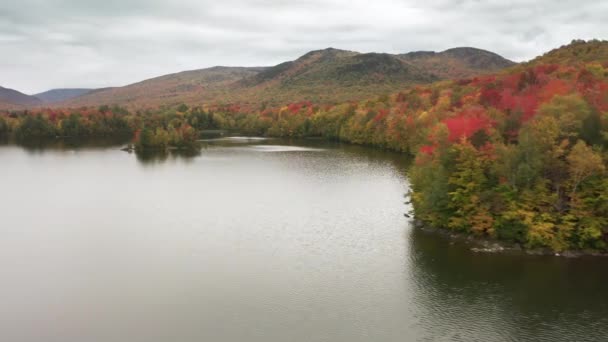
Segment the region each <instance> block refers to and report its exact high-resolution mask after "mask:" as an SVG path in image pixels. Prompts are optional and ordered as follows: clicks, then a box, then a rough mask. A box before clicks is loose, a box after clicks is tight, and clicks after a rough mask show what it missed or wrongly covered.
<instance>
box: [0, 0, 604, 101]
mask: <svg viewBox="0 0 608 342" xmlns="http://www.w3.org/2000/svg"><path fill="white" fill-rule="evenodd" d="M606 18H608V1H603V0H577V1H572V0H530V1H524V0H485V1H482V0H424V1H419V0H418V1H410V0H323V1H321V0H211V1H208V0H182V1H180V0H102V1H98V0H19V1H10V0H2V1H0V86H4V87H8V88H13V89H17V90H20V91H22V92H25V93H28V94H34V93H37V92H42V91H45V90H48V89H52V88H78V87H84V88H98V87H106V86H122V85H126V84H130V83H134V82H138V81H141V80H144V79H147V78H151V77H156V76H160V75H164V74H168V73H173V72H178V71H183V70H192V69H200V68H206V67H211V66H215V65H227V66H266V65H275V64H278V63H281V62H284V61H287V60H293V59H296V58H298V57H299V56H301V55H303V54H305V53H306V52H308V51H311V50H318V49H324V48H327V47H334V48H339V49H346V50H354V51H359V52H388V53H404V52H409V51H418V50H432V51H442V50H446V49H448V48H452V47H459V46H471V47H477V48H481V49H486V50H490V51H493V52H496V53H498V54H500V55H502V56H504V57H506V58H509V59H511V60H514V61H524V60H529V59H531V58H533V57H535V56H537V55H540V54H542V53H544V52H547V51H549V50H551V49H553V48H556V47H559V46H561V45H564V44H567V43H569V42H570V41H571V40H572V39H593V38H597V39H608V20H606Z"/></svg>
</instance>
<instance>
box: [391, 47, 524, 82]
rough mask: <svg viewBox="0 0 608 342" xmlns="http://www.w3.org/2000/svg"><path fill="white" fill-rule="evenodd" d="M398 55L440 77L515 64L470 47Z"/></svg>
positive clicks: (450, 77) (491, 53) (452, 77)
mask: <svg viewBox="0 0 608 342" xmlns="http://www.w3.org/2000/svg"><path fill="white" fill-rule="evenodd" d="M399 57H400V58H402V59H403V60H405V61H408V62H410V63H413V64H415V65H417V66H418V67H420V68H422V69H424V70H425V71H427V72H430V73H432V74H434V75H436V76H437V77H439V78H442V79H457V78H469V77H472V76H477V75H480V74H487V73H491V72H495V71H499V70H502V69H505V68H508V67H511V66H513V65H515V64H516V63H515V62H513V61H510V60H508V59H506V58H504V57H502V56H500V55H497V54H495V53H493V52H490V51H486V50H481V49H476V48H471V47H461V48H454V49H449V50H445V51H443V52H432V51H418V52H410V53H405V54H401V55H399Z"/></svg>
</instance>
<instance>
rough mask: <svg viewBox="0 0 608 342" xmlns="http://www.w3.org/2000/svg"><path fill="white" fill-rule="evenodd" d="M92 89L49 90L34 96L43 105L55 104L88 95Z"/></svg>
mask: <svg viewBox="0 0 608 342" xmlns="http://www.w3.org/2000/svg"><path fill="white" fill-rule="evenodd" d="M93 90H94V89H83V88H69V89H51V90H48V91H45V92H43V93H40V94H36V95H34V96H35V97H37V98H39V99H40V100H42V102H44V103H55V102H61V101H65V100H69V99H72V98H75V97H78V96H82V95H84V94H87V93H90V92H91V91H93Z"/></svg>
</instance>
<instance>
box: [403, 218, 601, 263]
mask: <svg viewBox="0 0 608 342" xmlns="http://www.w3.org/2000/svg"><path fill="white" fill-rule="evenodd" d="M411 222H412V226H413V228H414V229H418V230H420V231H423V232H425V233H427V234H433V235H436V236H439V237H441V238H445V239H448V240H450V242H460V243H463V244H466V247H467V249H469V250H470V251H471V252H473V253H492V254H494V253H501V254H513V255H529V256H553V257H563V258H583V257H594V258H595V257H604V258H605V257H608V253H602V252H598V251H593V250H566V251H561V252H556V251H553V250H551V249H550V248H526V247H524V246H522V245H521V244H519V243H514V242H508V241H501V240H498V239H495V238H490V237H481V236H475V235H472V234H467V233H463V232H455V231H451V230H448V229H446V228H435V227H430V226H427V225H426V224H424V223H423V222H421V221H419V220H416V219H412V220H411Z"/></svg>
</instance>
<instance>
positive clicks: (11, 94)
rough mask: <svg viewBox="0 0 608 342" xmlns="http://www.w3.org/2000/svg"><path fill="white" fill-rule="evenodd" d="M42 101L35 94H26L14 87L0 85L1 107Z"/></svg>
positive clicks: (27, 104)
mask: <svg viewBox="0 0 608 342" xmlns="http://www.w3.org/2000/svg"><path fill="white" fill-rule="evenodd" d="M41 103H42V101H41V100H40V99H38V98H36V97H34V96H29V95H25V94H23V93H21V92H18V91H16V90H13V89H9V88H3V87H0V107H2V108H5V109H6V108H18V107H29V106H36V105H39V104H41Z"/></svg>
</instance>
